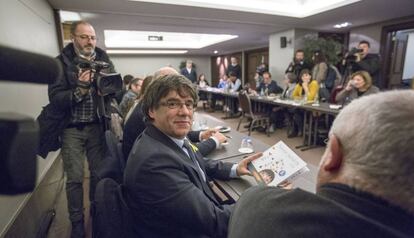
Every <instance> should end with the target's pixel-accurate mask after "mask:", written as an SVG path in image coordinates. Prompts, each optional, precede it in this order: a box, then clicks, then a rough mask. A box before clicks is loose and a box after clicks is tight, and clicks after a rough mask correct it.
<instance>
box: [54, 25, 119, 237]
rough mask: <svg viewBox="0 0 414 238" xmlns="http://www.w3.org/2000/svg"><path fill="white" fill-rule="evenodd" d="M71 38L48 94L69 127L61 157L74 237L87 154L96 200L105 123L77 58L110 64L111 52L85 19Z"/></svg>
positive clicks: (80, 229)
mask: <svg viewBox="0 0 414 238" xmlns="http://www.w3.org/2000/svg"><path fill="white" fill-rule="evenodd" d="M70 33H71V41H72V43H70V44H68V45H67V46H66V47H65V48H64V49H63V51H62V53H61V54H60V55H59V56H58V59H59V60H60V62H61V63H62V66H63V69H64V74H63V76H62V77H61V78H59V79H58V80H56V82H55V83H54V84H53V85H50V86H49V98H50V101H51V104H52V105H53V106H54V108H56V114H57V115H66V118H65V120H66V121H65V123H66V127H65V129H64V130H63V131H62V133H61V134H60V138H61V142H62V150H61V154H62V159H63V165H64V171H65V174H66V177H67V180H66V196H67V199H68V210H69V218H70V221H71V222H72V234H71V237H84V236H85V232H84V216H83V187H82V182H83V178H84V159H85V155H86V158H87V161H88V163H89V171H90V192H89V199H90V200H91V201H93V194H94V192H95V185H96V183H97V168H98V166H99V165H100V163H101V161H102V159H103V156H104V151H105V147H104V142H105V140H104V138H105V137H104V133H103V126H102V125H101V123H100V120H99V118H98V115H97V104H98V100H99V99H98V97H100V96H99V92H98V90H97V88H96V87H93V86H92V85H93V84H92V81H93V72H92V71H91V70H90V69H81V68H79V67H78V65H77V62H79V61H80V60H81V61H104V62H107V63H109V64H110V65H111V67H110V68H109V69H108V71H107V72H114V67H113V65H112V62H111V61H110V60H109V58H108V55H107V54H106V53H105V52H104V51H103V50H102V49H100V48H98V47H96V40H97V39H96V34H95V30H94V28H93V27H92V25H90V24H89V23H87V22H85V21H79V22H74V23H73V24H72V26H71V29H70Z"/></svg>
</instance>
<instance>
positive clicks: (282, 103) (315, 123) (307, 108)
mask: <svg viewBox="0 0 414 238" xmlns="http://www.w3.org/2000/svg"><path fill="white" fill-rule="evenodd" d="M198 90H199V91H201V92H205V93H207V95H208V97H210V98H211V95H212V94H216V95H221V96H222V97H224V99H225V102H226V101H228V100H237V98H238V93H232V92H226V91H224V90H222V89H218V88H213V87H204V88H198ZM249 98H250V101H251V103H252V104H253V105H252V108H254V110H255V111H260V110H261V107H262V106H263V105H271V106H276V107H283V108H289V109H298V110H302V111H303V112H304V123H303V128H302V130H303V133H302V134H303V144H302V145H299V146H297V148H300V149H301V150H302V151H304V150H308V149H312V148H315V147H317V135H318V130H319V119H320V117H321V115H331V116H334V117H335V116H336V115H337V114H338V113H339V112H340V109H341V108H342V106H341V105H334V104H330V103H326V102H323V103H314V102H301V101H298V100H282V99H280V98H279V96H272V97H269V96H258V95H255V96H249ZM226 103H227V102H226ZM231 105H233V104H231Z"/></svg>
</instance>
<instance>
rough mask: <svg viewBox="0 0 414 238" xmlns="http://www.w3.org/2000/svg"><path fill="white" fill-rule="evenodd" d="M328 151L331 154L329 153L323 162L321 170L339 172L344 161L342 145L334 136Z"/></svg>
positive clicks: (330, 140)
mask: <svg viewBox="0 0 414 238" xmlns="http://www.w3.org/2000/svg"><path fill="white" fill-rule="evenodd" d="M328 149H329V153H327V155H326V158H325V159H324V160H323V161H322V166H321V168H322V169H324V170H325V171H330V172H334V171H336V170H339V168H340V167H341V165H342V160H343V156H342V148H341V145H340V143H339V140H338V138H337V137H336V136H335V135H334V134H332V135H330V138H329V146H328Z"/></svg>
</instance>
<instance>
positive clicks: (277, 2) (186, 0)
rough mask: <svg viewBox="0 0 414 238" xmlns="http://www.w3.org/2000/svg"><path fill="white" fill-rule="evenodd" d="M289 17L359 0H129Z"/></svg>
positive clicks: (301, 15)
mask: <svg viewBox="0 0 414 238" xmlns="http://www.w3.org/2000/svg"><path fill="white" fill-rule="evenodd" d="M129 1H137V2H151V3H161V4H170V5H171V4H172V5H181V6H193V7H205V8H215V9H224V10H231V11H242V12H254V13H261V14H271V15H279V16H290V17H299V18H302V17H307V16H311V15H315V14H318V13H321V12H325V11H328V10H331V9H335V8H338V7H342V6H345V5H348V4H351V3H354V2H358V1H361V0H255V1H246V0H244V1H240V0H226V1H223V0H129Z"/></svg>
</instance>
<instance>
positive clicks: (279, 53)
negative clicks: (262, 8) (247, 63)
mask: <svg viewBox="0 0 414 238" xmlns="http://www.w3.org/2000/svg"><path fill="white" fill-rule="evenodd" d="M282 36H285V37H286V38H287V39H288V40H289V39H291V40H292V43H290V44H287V46H286V48H280V37H282ZM294 39H295V32H294V29H292V30H288V31H284V32H278V33H274V34H272V35H270V36H269V71H270V73H271V74H272V79H273V80H275V81H276V82H277V83H278V84H279V85H283V84H282V81H283V78H284V75H285V70H286V68H287V67H288V65H289V63H290V61H292V57H293V54H294V49H295V40H294Z"/></svg>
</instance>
